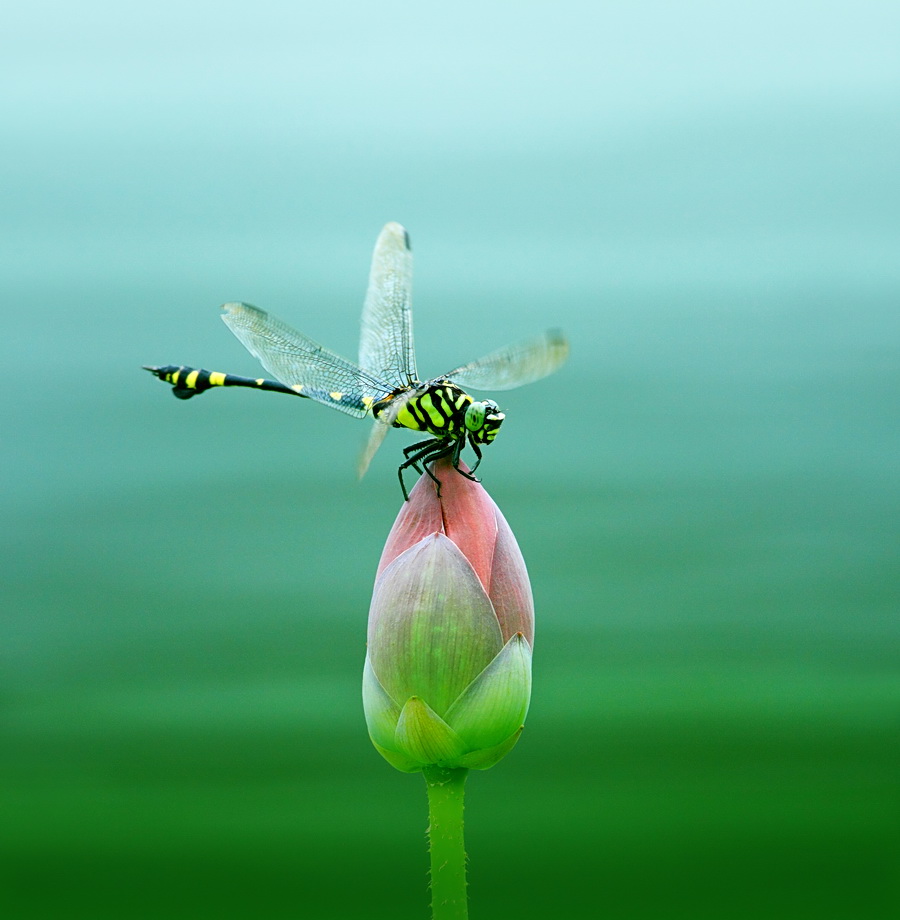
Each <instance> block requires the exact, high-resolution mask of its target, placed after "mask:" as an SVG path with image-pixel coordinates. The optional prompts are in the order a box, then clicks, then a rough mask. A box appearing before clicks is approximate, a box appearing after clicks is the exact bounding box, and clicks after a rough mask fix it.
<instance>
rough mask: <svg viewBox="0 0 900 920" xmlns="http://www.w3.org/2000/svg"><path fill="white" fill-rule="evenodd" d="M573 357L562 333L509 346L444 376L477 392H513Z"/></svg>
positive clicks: (547, 333)
mask: <svg viewBox="0 0 900 920" xmlns="http://www.w3.org/2000/svg"><path fill="white" fill-rule="evenodd" d="M568 357H569V343H568V341H567V340H566V337H565V336H564V335H563V334H562V332H561V331H560V330H559V329H549V330H548V331H547V332H545V333H544V334H543V335H539V336H538V337H537V338H534V339H528V340H527V341H525V342H518V343H517V344H515V345H507V346H506V347H505V348H500V349H498V350H497V351H492V352H491V353H490V354H489V355H485V356H484V357H483V358H479V360H477V361H472V362H471V363H470V364H464V365H463V366H462V367H458V368H456V369H455V370H452V371H450V372H449V373H447V374H444V375H443V377H447V378H449V379H450V380H452V381H453V382H454V383H459V384H462V385H463V386H469V387H474V388H475V389H476V390H511V389H513V387H520V386H522V385H523V384H525V383H532V382H534V381H535V380H540V379H541V377H546V376H547V375H548V374H552V373H553V372H554V371H555V370H557V369H558V368H559V367H560V366H561V365H562V364H564V363H565V360H566V358H568Z"/></svg>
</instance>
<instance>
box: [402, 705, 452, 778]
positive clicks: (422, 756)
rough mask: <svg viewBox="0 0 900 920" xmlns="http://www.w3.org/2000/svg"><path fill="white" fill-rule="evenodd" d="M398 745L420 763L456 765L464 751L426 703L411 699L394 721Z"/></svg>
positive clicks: (444, 723)
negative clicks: (397, 719) (396, 720)
mask: <svg viewBox="0 0 900 920" xmlns="http://www.w3.org/2000/svg"><path fill="white" fill-rule="evenodd" d="M396 738H397V743H398V744H399V746H400V749H401V750H402V751H403V753H404V754H407V755H408V756H409V757H411V758H413V759H414V760H418V761H421V762H422V763H423V764H435V763H436V764H441V765H450V766H452V765H455V761H456V760H457V758H459V757H460V755H461V754H462V753H463V751H464V750H465V746H464V745H463V742H462V739H461V738H460V737H459V736H458V735H457V734H456V732H454V731H453V729H452V728H450V726H449V725H447V723H446V722H445V721H444V720H443V719H442V718H441V717H440V716H439V715H437V713H436V712H435V711H434V710H433V709H432V708H431V707H430V706H429V705H428V704H427V703H425V702H423V701H422V700H420V699H419V698H418V697H415V696H411V697H410V698H409V699H408V700H407V701H406V705H405V706H404V707H403V710H402V712H401V713H400V720H399V721H398V722H397V733H396Z"/></svg>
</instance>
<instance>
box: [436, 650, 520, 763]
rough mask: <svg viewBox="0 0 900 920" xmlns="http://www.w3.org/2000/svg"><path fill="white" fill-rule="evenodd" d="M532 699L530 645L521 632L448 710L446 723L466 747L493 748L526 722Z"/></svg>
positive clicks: (468, 748) (471, 748)
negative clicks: (462, 740) (529, 703)
mask: <svg viewBox="0 0 900 920" xmlns="http://www.w3.org/2000/svg"><path fill="white" fill-rule="evenodd" d="M530 698H531V646H530V645H529V644H528V642H527V641H526V640H525V638H524V637H523V636H522V634H521V633H517V634H516V635H515V636H512V638H510V640H509V642H507V643H506V645H504V646H503V649H502V650H501V651H500V653H499V654H498V655H497V657H496V658H495V659H494V660H493V661H492V662H491V663H490V664H489V665H488V666H487V667H486V668H485V669H484V670H483V671H482V672H481V674H479V675H478V677H477V678H476V679H475V680H474V681H472V683H471V684H470V685H469V686H468V687H466V689H465V692H464V693H462V695H461V696H460V697H459V699H458V700H456V702H455V703H454V704H453V705H452V706H451V707H450V709H449V710H448V711H447V715H446V716H445V719H446V721H447V724H448V725H450V726H452V727H453V730H454V731H455V732H456V733H457V734H458V735H459V736H460V737H461V738H463V739H464V740H465V743H466V750H468V751H477V750H482V749H484V748H490V747H493V746H494V745H496V744H499V743H500V742H501V741H503V740H504V739H505V738H508V737H509V736H510V735H511V734H512V733H513V732H515V731H516V729H518V728H519V727H520V726H521V725H522V723H523V722H524V721H525V714H526V713H527V712H528V702H529V700H530Z"/></svg>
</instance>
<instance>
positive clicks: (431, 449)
mask: <svg viewBox="0 0 900 920" xmlns="http://www.w3.org/2000/svg"><path fill="white" fill-rule="evenodd" d="M423 444H424V445H425V446H424V447H422V449H421V450H420V451H418V453H415V454H413V455H412V456H411V457H408V458H407V459H406V460H405V461H404V462H403V463H401V464H400V466H399V467H398V468H397V477H398V478H399V480H400V488H401V489H402V490H403V498H404V499H405V500H406V501H409V493H408V492H407V491H406V483H405V482H404V481H403V471H404V470H405V469H408V468H409V467H413V469H415V470H416V471H419V463H421V464H422V466H423V467H424V468H425V472H426V473H427V474H428V476H429V477H430V478H431V479H432V480H433V481H434V482H435V484H436V485H437V494H438V497H440V495H441V481H440V479H438V478H437V476H435V475H434V473H432V471H431V470H430V469H428V466H427V463H428V461H429V460H432V461H433V460H440V458H441V457H446V456H447V455H448V454H450V453H451V452H452V451H453V448H454V442H453V441H438V440H435V439H434V438H429V439H428V441H426V442H423ZM413 446H415V445H413ZM405 453H406V451H404V454H405Z"/></svg>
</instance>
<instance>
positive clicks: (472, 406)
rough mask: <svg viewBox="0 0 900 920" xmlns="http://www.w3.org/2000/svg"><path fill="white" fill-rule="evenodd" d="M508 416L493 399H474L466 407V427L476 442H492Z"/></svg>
mask: <svg viewBox="0 0 900 920" xmlns="http://www.w3.org/2000/svg"><path fill="white" fill-rule="evenodd" d="M505 418H506V416H505V415H504V414H503V413H502V412H501V411H500V407H499V406H498V405H497V403H495V402H494V400H493V399H485V400H481V401H478V400H473V401H472V402H471V403H469V406H468V408H467V409H466V428H467V429H468V430H469V437H470V438H471V439H472V440H473V441H475V443H476V444H490V443H491V441H493V440H494V438H495V437H497V432H498V431H499V430H500V425H501V424H502V423H503V419H505Z"/></svg>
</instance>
